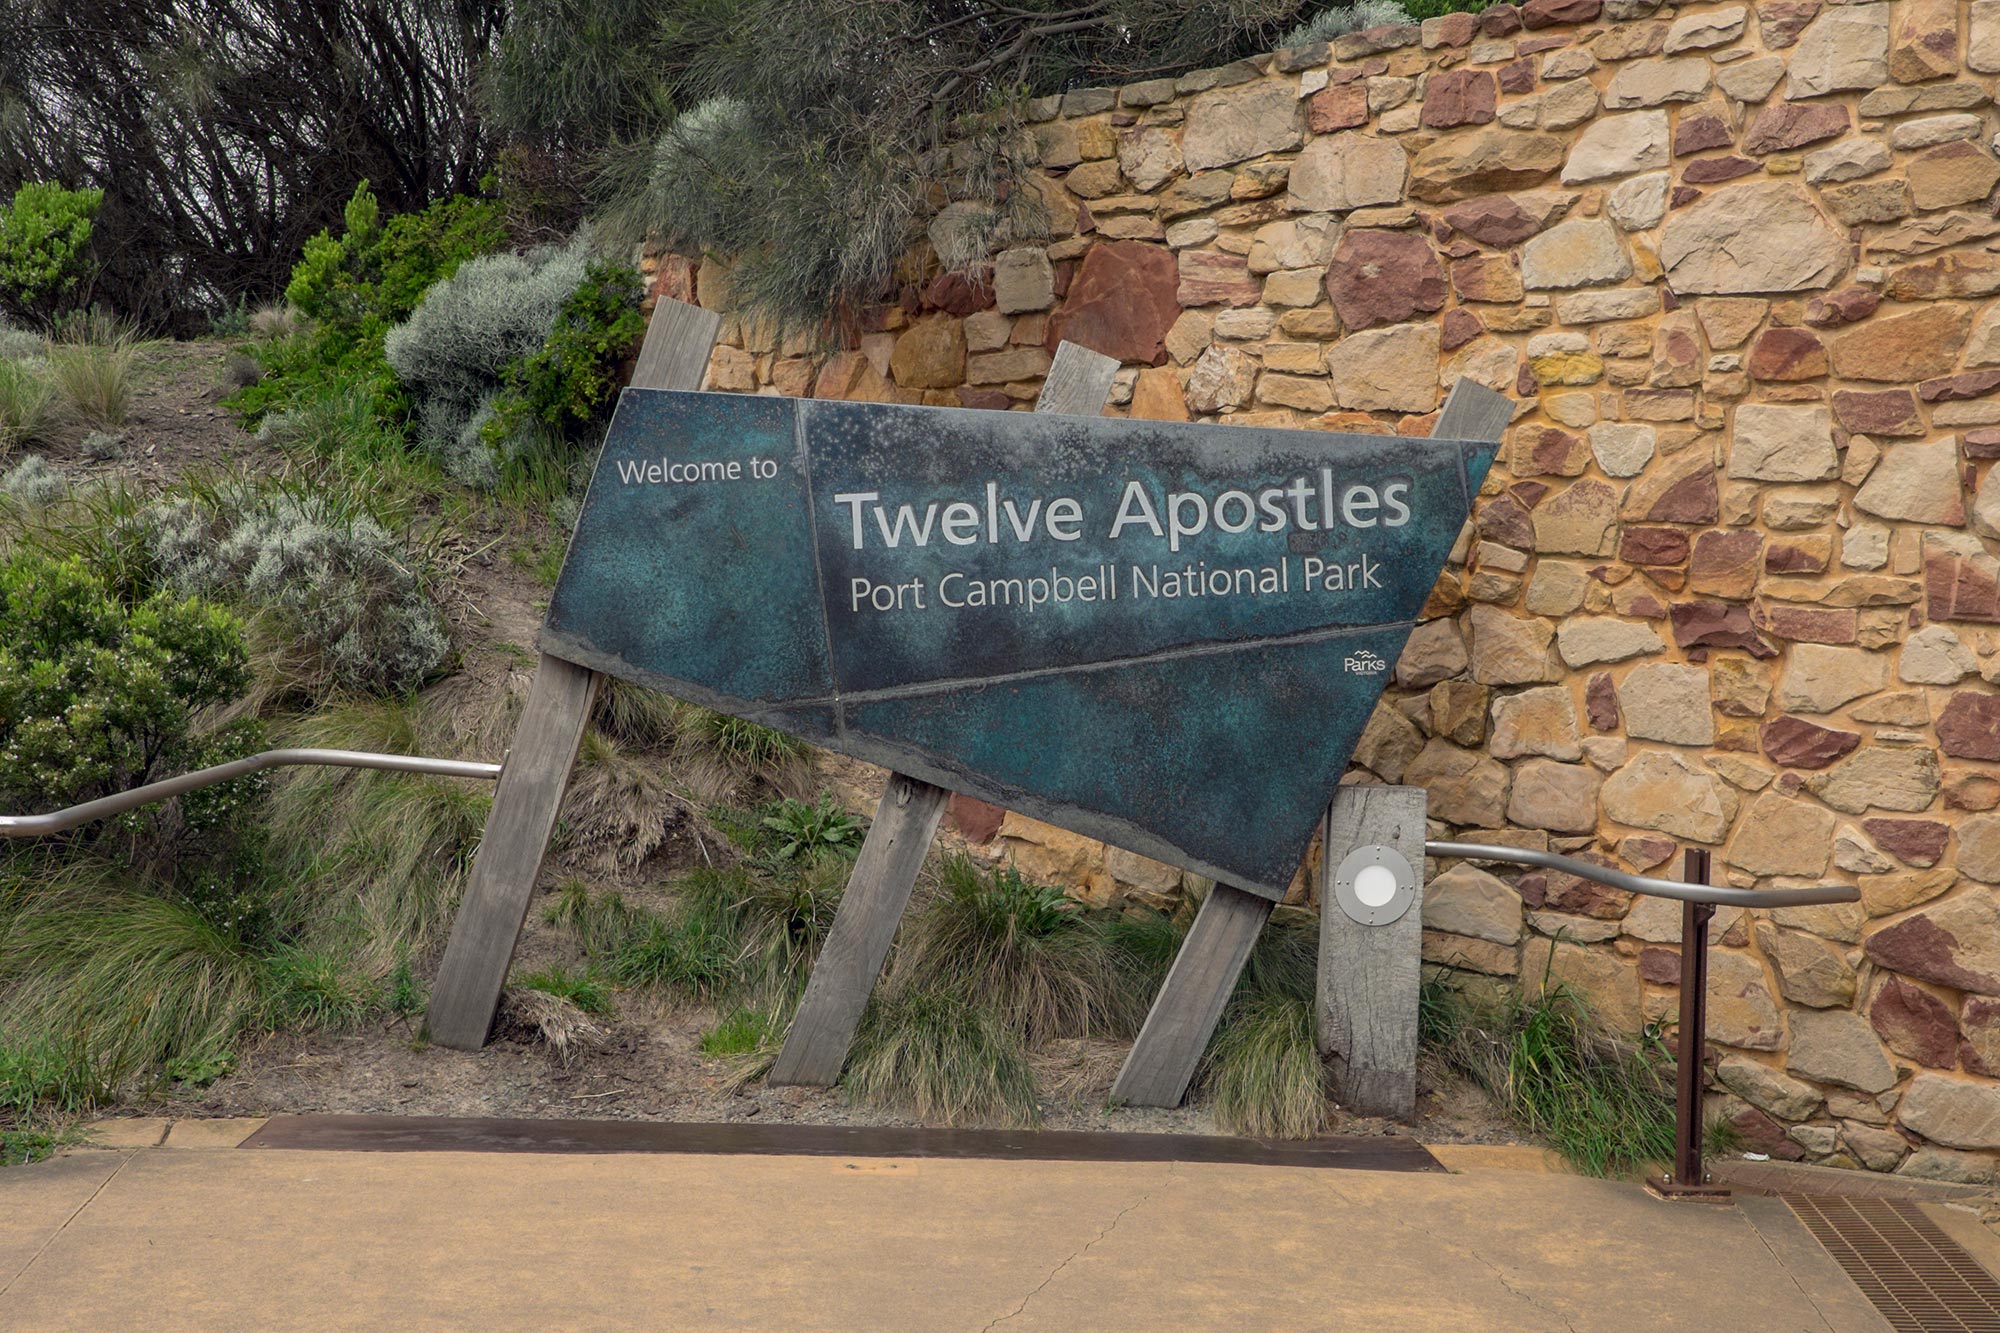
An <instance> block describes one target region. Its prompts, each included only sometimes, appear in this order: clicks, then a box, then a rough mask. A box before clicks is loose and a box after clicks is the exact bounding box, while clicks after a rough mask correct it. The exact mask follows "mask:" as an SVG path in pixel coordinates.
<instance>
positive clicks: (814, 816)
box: [763, 792, 862, 861]
mask: <svg viewBox="0 0 2000 1333" xmlns="http://www.w3.org/2000/svg"><path fill="white" fill-rule="evenodd" d="M763 825H764V827H765V828H766V829H768V830H770V832H771V835H772V836H771V838H770V841H769V850H770V854H771V855H772V856H773V857H775V858H776V859H778V860H780V861H796V860H803V859H805V858H808V857H812V856H816V855H818V854H819V853H820V852H827V851H832V852H841V853H845V854H849V855H851V854H853V853H854V852H856V851H859V850H860V848H861V834H862V828H861V821H860V820H859V819H857V818H855V817H854V816H853V815H851V814H849V813H848V812H847V811H845V810H843V809H841V808H840V805H839V803H838V802H836V801H835V800H834V799H833V793H831V792H824V793H822V794H821V795H820V798H819V800H818V801H817V802H815V803H814V804H812V805H807V804H806V803H805V802H803V801H794V800H789V799H787V800H780V801H778V802H776V803H775V804H773V805H772V806H771V807H770V808H769V811H768V813H766V814H765V815H764V819H763Z"/></svg>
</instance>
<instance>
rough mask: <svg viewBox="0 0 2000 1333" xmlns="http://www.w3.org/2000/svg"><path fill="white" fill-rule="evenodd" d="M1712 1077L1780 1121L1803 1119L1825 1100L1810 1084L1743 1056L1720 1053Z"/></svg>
mask: <svg viewBox="0 0 2000 1333" xmlns="http://www.w3.org/2000/svg"><path fill="white" fill-rule="evenodd" d="M1715 1077H1716V1081H1717V1082H1719V1083H1721V1084H1722V1086H1723V1087H1725V1088H1728V1089H1729V1090H1730V1091H1731V1092H1733V1093H1735V1094H1736V1095H1737V1096H1738V1097H1741V1098H1742V1099H1743V1100H1744V1101H1746V1102H1749V1103H1750V1104H1751V1105H1752V1106H1755V1107H1757V1108H1758V1109H1760V1110H1763V1111H1766V1112H1769V1113H1770V1114H1771V1115H1774V1116H1777V1117H1778V1118H1779V1119H1780V1120H1804V1119H1806V1118H1807V1117H1808V1116H1810V1115H1812V1113H1813V1112H1815V1111H1817V1110H1818V1109H1819V1108H1820V1103H1821V1102H1823V1101H1824V1100H1825V1098H1823V1097H1821V1096H1820V1094H1819V1089H1817V1088H1815V1087H1813V1086H1812V1085H1811V1084H1810V1083H1802V1082H1800V1081H1799V1080H1798V1079H1795V1078H1792V1077H1791V1076H1789V1075H1787V1074H1785V1073H1783V1072H1782V1071H1780V1070H1776V1069H1773V1068H1771V1066H1769V1065H1767V1064H1764V1063H1763V1062H1762V1061H1759V1060H1753V1059H1751V1058H1750V1057H1749V1056H1747V1055H1725V1056H1723V1057H1722V1059H1720V1060H1718V1061H1717V1062H1716V1065H1715Z"/></svg>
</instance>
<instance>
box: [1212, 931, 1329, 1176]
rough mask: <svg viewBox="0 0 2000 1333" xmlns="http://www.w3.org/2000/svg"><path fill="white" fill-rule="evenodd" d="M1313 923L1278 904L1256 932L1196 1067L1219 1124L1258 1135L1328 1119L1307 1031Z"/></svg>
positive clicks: (1299, 1134)
mask: <svg viewBox="0 0 2000 1333" xmlns="http://www.w3.org/2000/svg"><path fill="white" fill-rule="evenodd" d="M1318 950H1319V926H1318V922H1317V921H1316V920H1315V919H1314V917H1313V914H1312V913H1310V912H1306V911H1302V910H1300V909H1298V908H1286V907H1280V908H1278V909H1277V910H1276V911H1274V912H1273V913H1272V914H1271V920H1270V923H1269V924H1268V925H1266V926H1265V928H1264V930H1263V932H1262V933H1261V934H1259V936H1258V938H1257V944H1256V947H1255V948H1253V949H1252V950H1251V952H1250V959H1249V961H1248V962H1247V963H1246V964H1245V965H1244V968H1243V975H1242V977H1241V978H1240V979H1239V980H1238V981H1237V983H1236V991H1235V993H1234V994H1233V995H1232V996H1231V997H1230V1002H1229V1008H1228V1009H1227V1010H1225V1011H1224V1013H1223V1018H1222V1023H1221V1025H1220V1026H1219V1028H1218V1029H1217V1032H1216V1035H1215V1039H1214V1041H1213V1042H1211V1043H1210V1044H1209V1048H1208V1052H1207V1054H1206V1056H1205V1057H1204V1059H1203V1062H1202V1068H1201V1075H1200V1077H1201V1083H1202V1087H1203V1088H1204V1089H1205V1090H1206V1091H1207V1093H1208V1095H1209V1097H1210V1098H1211V1100H1212V1103H1213V1108H1214V1112H1215V1118H1216V1121H1217V1123H1219V1124H1220V1125H1222V1127H1223V1128H1225V1129H1228V1130H1230V1131H1232V1132H1234V1133H1238V1134H1251V1135H1255V1136H1258V1137H1261V1138H1310V1137H1312V1136H1313V1135H1315V1134H1318V1133H1320V1132H1321V1131H1322V1130H1324V1129H1325V1128H1326V1126H1327V1122H1328V1119H1329V1118H1330V1111H1329V1107H1328V1104H1327V1074H1326V1066H1325V1064H1324V1062H1323V1061H1321V1059H1320V1055H1319V1047H1318V1043H1317V1041H1316V1040H1315V1037H1314V1032H1313V1024H1314V1005H1315V991H1316V989H1317V985H1318Z"/></svg>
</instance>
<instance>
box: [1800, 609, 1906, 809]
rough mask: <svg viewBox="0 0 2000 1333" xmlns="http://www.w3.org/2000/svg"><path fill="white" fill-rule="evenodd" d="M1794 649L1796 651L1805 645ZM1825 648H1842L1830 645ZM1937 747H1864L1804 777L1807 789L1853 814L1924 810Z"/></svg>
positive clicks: (1834, 805)
mask: <svg viewBox="0 0 2000 1333" xmlns="http://www.w3.org/2000/svg"><path fill="white" fill-rule="evenodd" d="M1810 646H1814V645H1804V644H1802V645H1800V647H1799V648H1795V649H1793V653H1794V654H1795V655H1796V654H1797V653H1798V652H1799V651H1801V650H1802V649H1803V648H1805V647H1810ZM1826 651H1829V652H1842V651H1847V650H1845V649H1839V648H1833V649H1828V650H1826ZM1940 780H1941V779H1940V775H1939V771H1938V756H1937V751H1936V750H1931V749H1912V748H1905V747H1894V746H1875V747H1870V748H1865V749H1863V750H1862V751H1861V752H1860V753H1859V754H1856V755H1855V756H1854V757H1853V758H1852V759H1848V760H1845V761H1844V762H1842V763H1841V764H1839V765H1838V766H1837V767H1834V768H1830V769H1828V770H1826V771H1825V772H1823V773H1815V774H1814V775H1813V776H1812V777H1810V778H1808V779H1807V780H1806V788H1807V790H1809V791H1811V792H1812V794H1813V795H1815V796H1817V797H1819V798H1820V799H1821V800H1822V801H1825V802H1826V803H1827V804H1828V805H1830V806H1832V807H1833V808H1834V809H1836V810H1842V811H1845V812H1846V813H1848V814H1850V815H1858V814H1860V813H1862V812H1863V811H1864V810H1867V809H1869V808H1871V807H1873V808H1876V809H1882V810H1906V811H1912V812H1914V811H1918V810H1927V809H1929V808H1930V804H1931V802H1932V801H1933V800H1935V799H1936V798H1937V792H1938V784H1939V782H1940Z"/></svg>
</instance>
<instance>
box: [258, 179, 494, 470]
mask: <svg viewBox="0 0 2000 1333" xmlns="http://www.w3.org/2000/svg"><path fill="white" fill-rule="evenodd" d="M345 220H346V230H345V231H344V232H343V233H342V235H341V237H340V238H339V239H338V240H336V239H335V238H334V237H333V236H332V234H331V233H329V232H321V233H319V234H318V235H317V236H315V237H313V238H312V240H310V241H308V242H307V243H306V247H305V253H304V255H303V256H302V257H301V258H300V260H299V262H298V264H297V266H296V267H294V268H293V270H292V277H291V281H290V283H289V284H287V286H286V288H285V298H286V301H287V303H288V305H289V306H290V307H291V308H293V309H295V310H296V311H297V312H298V314H299V316H302V317H304V318H305V319H307V320H309V321H310V324H309V325H308V326H307V327H306V328H305V329H304V330H303V331H301V332H299V333H297V334H294V335H291V336H280V337H277V338H275V339H274V340H273V341H271V342H267V343H261V344H258V345H256V346H254V347H253V348H252V350H251V354H252V355H253V356H255V357H256V358H257V360H258V361H259V362H260V363H261V364H262V365H263V367H264V372H265V373H264V378H263V379H262V380H261V381H260V382H258V383H257V384H254V385H252V386H250V387H248V388H246V389H243V390H241V391H240V392H238V393H236V394H235V395H233V396H232V397H231V398H230V399H229V400H228V404H229V406H230V407H231V408H233V409H234V410H236V411H237V412H239V413H241V414H242V415H243V417H244V418H245V420H246V421H248V422H249V423H250V424H252V425H255V424H257V423H259V422H261V421H262V420H263V419H264V417H265V416H266V415H267V414H269V413H272V412H276V411H281V410H284V409H286V408H293V407H297V406H300V405H302V404H306V403H311V402H314V401H316V400H319V399H323V398H326V397H328V396H330V395H337V394H350V395H356V396H358V397H359V398H360V399H361V400H362V401H363V402H365V403H366V405H367V411H368V415H369V418H370V420H371V421H372V422H373V423H375V424H376V425H378V426H380V427H385V428H388V429H390V430H392V431H393V432H394V433H396V434H398V435H400V434H401V433H402V431H403V430H404V428H405V426H404V419H405V417H406V415H407V413H408V410H409V404H408V402H407V400H406V399H405V397H404V395H403V391H402V386H401V384H400V383H399V382H398V381H397V379H396V373H395V371H393V370H391V369H390V368H389V363H388V361H387V360H386V359H385V358H384V356H383V340H384V338H385V337H386V336H387V335H388V332H389V330H390V328H391V327H393V326H394V325H395V324H396V323H398V322H399V321H401V320H404V319H407V318H409V316H410V313H411V312H412V311H414V310H415V309H416V308H417V304H418V302H419V301H420V300H422V298H423V294H424V292H425V291H426V290H427V289H428V288H430V287H431V286H432V284H434V283H436V282H438V281H440V280H442V279H445V278H448V277H450V276H451V275H452V274H453V273H455V272H456V271H457V270H458V267H459V265H460V264H462V263H464V262H465V261H466V260H468V259H472V258H474V257H476V256H478V255H483V254H488V253H490V252H492V251H494V250H496V249H499V248H500V247H501V246H503V245H505V244H506V239H507V238H506V231H505V228H504V227H503V225H502V219H501V216H500V208H499V206H498V205H497V204H494V203H492V202H490V201H487V200H482V199H470V198H466V197H464V196H462V195H455V196H453V197H452V198H449V199H444V200H440V201H439V202H437V203H434V204H432V205H431V206H430V207H428V208H426V209H424V210H423V211H422V212H419V213H405V214H402V215H400V216H397V217H393V218H390V219H389V220H388V221H386V222H384V221H382V218H381V210H380V208H379V207H378V205H377V204H376V201H375V196H374V195H373V194H372V193H370V192H369V189H368V182H367V181H362V182H361V183H360V184H359V185H357V186H356V187H355V190H354V196H353V198H351V199H349V200H348V203H347V208H346V210H345Z"/></svg>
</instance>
